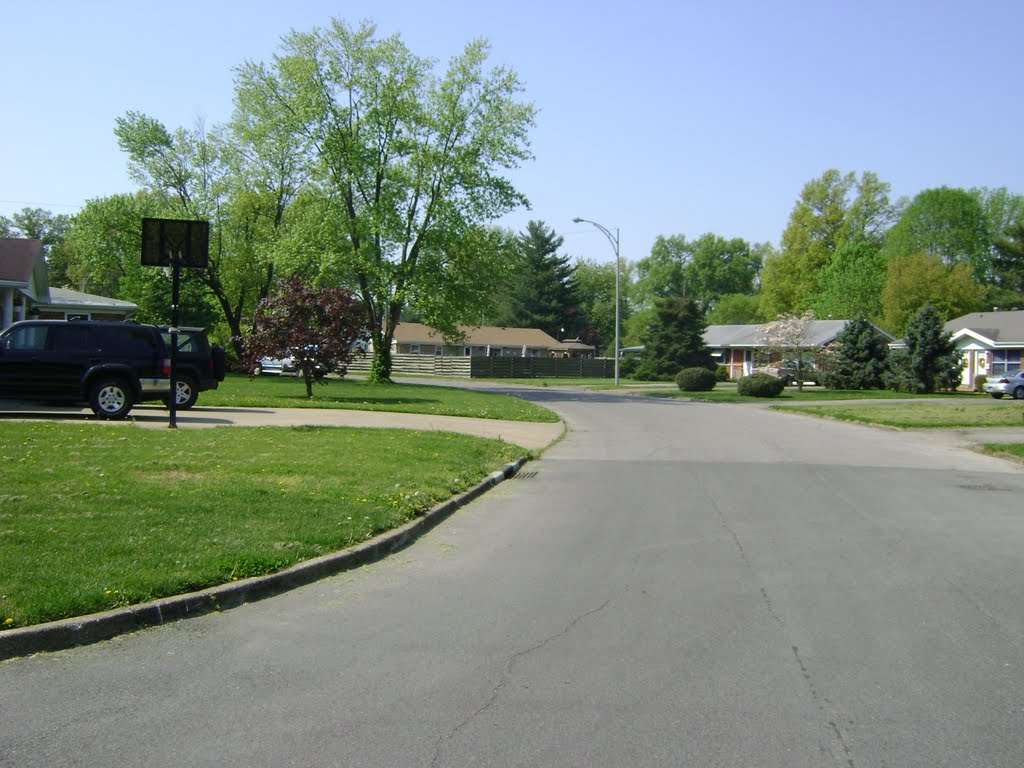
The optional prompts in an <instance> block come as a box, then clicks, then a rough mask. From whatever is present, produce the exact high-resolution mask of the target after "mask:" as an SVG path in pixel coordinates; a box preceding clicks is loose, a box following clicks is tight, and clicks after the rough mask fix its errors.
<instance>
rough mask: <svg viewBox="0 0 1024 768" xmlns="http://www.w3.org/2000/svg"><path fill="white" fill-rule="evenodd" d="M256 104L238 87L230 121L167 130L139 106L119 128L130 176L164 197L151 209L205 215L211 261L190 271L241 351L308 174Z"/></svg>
mask: <svg viewBox="0 0 1024 768" xmlns="http://www.w3.org/2000/svg"><path fill="white" fill-rule="evenodd" d="M260 107H261V102H260V101H259V99H257V98H255V97H254V96H253V94H252V92H251V91H249V90H247V89H246V88H245V87H243V86H239V87H238V88H237V89H236V94H235V111H234V115H233V117H232V120H231V121H230V122H229V123H228V124H227V125H225V126H221V127H217V128H214V129H213V130H212V131H209V132H208V131H207V130H206V128H205V126H204V125H203V124H202V123H199V124H197V125H196V127H195V128H193V129H190V130H189V129H184V128H177V129H175V130H174V131H170V130H168V129H167V128H166V127H165V126H164V125H163V124H162V123H161V122H160V121H158V120H156V119H155V118H152V117H149V116H147V115H144V114H141V113H138V112H129V113H127V114H126V115H125V116H124V117H121V118H118V120H117V123H116V128H115V133H116V135H117V138H118V144H119V146H120V147H121V149H122V150H123V151H124V152H126V153H127V154H128V158H129V159H128V168H129V172H130V174H131V176H132V178H133V180H135V181H136V182H137V183H139V184H141V185H142V186H143V187H144V188H146V189H147V190H150V191H152V192H153V193H154V194H155V195H156V196H157V197H158V198H160V199H162V200H163V201H164V205H163V206H162V208H161V210H160V211H158V212H157V213H155V214H151V215H156V216H158V217H165V218H187V219H203V220H206V221H209V222H210V260H209V268H207V269H203V270H197V271H195V276H196V277H197V278H198V279H199V280H200V281H201V282H202V283H203V285H205V286H206V288H207V290H208V291H209V292H210V294H211V295H212V297H213V300H214V301H215V302H216V304H217V306H218V307H219V308H220V311H221V315H222V318H223V320H224V322H225V323H226V325H227V327H228V329H229V334H230V337H231V339H232V342H233V344H234V346H235V351H236V353H237V354H238V355H241V353H242V338H243V337H244V336H245V335H246V333H245V332H246V328H245V327H244V323H245V321H246V320H247V318H249V317H251V316H252V313H253V312H254V310H255V308H256V303H257V302H258V301H259V300H260V299H262V298H265V297H266V296H267V295H268V294H269V293H270V292H271V290H272V288H273V285H274V280H275V276H276V275H275V263H276V261H277V260H278V258H280V257H281V254H282V250H283V249H285V248H287V247H289V246H292V247H294V246H295V243H294V242H288V241H286V238H285V233H286V232H287V231H288V224H289V223H290V216H289V212H290V208H291V204H292V203H293V201H294V200H295V199H296V197H297V196H298V194H299V192H300V188H301V186H302V184H303V182H304V180H305V176H304V174H303V169H302V166H301V163H300V162H298V161H297V160H296V159H295V156H296V155H297V154H298V145H297V144H296V143H295V142H294V141H293V138H294V137H293V135H292V134H291V133H290V132H288V131H286V130H284V128H283V127H282V125H281V123H280V121H277V120H275V115H274V113H272V112H270V111H267V110H261V108H260ZM289 255H294V254H293V253H290V254H289ZM307 260H309V257H308V255H307Z"/></svg>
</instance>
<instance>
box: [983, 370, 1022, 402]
mask: <svg viewBox="0 0 1024 768" xmlns="http://www.w3.org/2000/svg"><path fill="white" fill-rule="evenodd" d="M984 387H985V391H986V392H988V393H989V394H990V395H992V397H994V398H996V399H997V400H998V399H999V398H1000V397H1002V396H1003V395H1011V396H1012V397H1013V398H1014V399H1015V400H1024V368H1019V369H1017V370H1016V371H1007V372H1006V373H999V374H992V375H991V376H989V377H988V378H987V379H986V380H985V384H984Z"/></svg>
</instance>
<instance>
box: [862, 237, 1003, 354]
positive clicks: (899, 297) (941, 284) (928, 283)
mask: <svg viewBox="0 0 1024 768" xmlns="http://www.w3.org/2000/svg"><path fill="white" fill-rule="evenodd" d="M984 292H985V291H984V288H983V287H982V286H980V285H979V284H978V283H977V282H975V280H974V278H973V276H972V274H971V266H970V265H969V264H966V263H961V264H954V265H952V266H950V265H947V264H944V263H943V261H942V259H941V257H940V256H938V255H937V254H925V253H909V254H905V255H902V254H901V255H898V256H894V257H893V258H892V259H891V260H890V261H889V267H888V276H887V277H886V281H885V286H884V287H883V288H882V297H881V298H882V323H883V325H884V326H885V329H886V330H887V331H889V332H890V333H892V334H893V335H896V336H899V335H901V334H902V333H903V331H904V329H905V328H906V327H907V323H908V322H909V321H910V318H911V316H912V315H913V314H914V313H915V312H917V311H918V309H920V308H921V307H922V306H924V305H925V304H931V305H932V306H933V307H935V308H936V309H937V310H938V312H939V315H940V316H941V317H943V318H953V317H959V316H960V315H964V314H967V313H968V312H975V311H977V310H980V309H981V308H982V302H983V296H984Z"/></svg>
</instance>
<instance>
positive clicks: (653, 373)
mask: <svg viewBox="0 0 1024 768" xmlns="http://www.w3.org/2000/svg"><path fill="white" fill-rule="evenodd" d="M654 306H655V318H656V319H655V321H654V322H653V323H651V325H650V326H649V327H648V329H647V335H646V337H645V338H644V351H643V354H642V355H641V356H640V361H639V363H637V366H636V369H635V371H634V373H633V376H634V378H637V379H645V380H648V381H672V380H673V379H674V378H675V376H676V374H677V373H679V371H681V370H682V369H683V368H707V369H709V370H714V367H715V366H714V363H713V362H712V359H711V351H710V350H709V349H708V348H707V345H706V344H705V343H704V331H705V330H706V329H707V324H706V323H705V321H704V314H703V313H702V312H701V311H700V307H699V306H698V305H697V302H696V301H694V300H693V299H692V298H687V297H682V296H666V297H664V298H661V299H658V300H657V301H656V302H655V305H654Z"/></svg>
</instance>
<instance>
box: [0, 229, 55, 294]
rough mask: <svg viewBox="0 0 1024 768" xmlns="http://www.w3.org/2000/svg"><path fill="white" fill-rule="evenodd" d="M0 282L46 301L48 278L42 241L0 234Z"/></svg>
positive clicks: (0, 284)
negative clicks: (1, 235)
mask: <svg viewBox="0 0 1024 768" xmlns="http://www.w3.org/2000/svg"><path fill="white" fill-rule="evenodd" d="M0 286H6V287H9V288H15V289H17V290H19V291H20V292H22V293H24V294H25V295H26V296H28V297H30V298H31V299H33V300H35V301H46V298H47V290H48V288H49V282H48V281H47V279H46V260H45V259H44V258H43V243H42V241H40V240H27V239H25V238H22V237H0Z"/></svg>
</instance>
